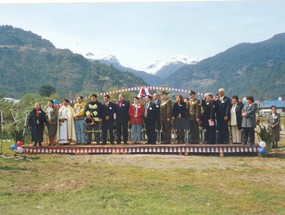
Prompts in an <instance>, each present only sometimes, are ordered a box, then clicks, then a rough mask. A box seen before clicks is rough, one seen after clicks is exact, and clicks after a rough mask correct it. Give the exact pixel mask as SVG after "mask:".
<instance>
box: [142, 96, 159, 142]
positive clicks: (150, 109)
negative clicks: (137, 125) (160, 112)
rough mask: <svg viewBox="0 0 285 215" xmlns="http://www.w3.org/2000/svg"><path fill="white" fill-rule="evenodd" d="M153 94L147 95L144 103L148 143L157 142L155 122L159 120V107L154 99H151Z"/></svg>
mask: <svg viewBox="0 0 285 215" xmlns="http://www.w3.org/2000/svg"><path fill="white" fill-rule="evenodd" d="M151 99H152V98H151V96H150V95H148V96H146V97H145V104H144V109H145V112H144V121H145V126H146V135H147V143H148V144H155V142H156V138H155V122H156V120H157V107H156V105H155V103H154V102H153V101H151Z"/></svg>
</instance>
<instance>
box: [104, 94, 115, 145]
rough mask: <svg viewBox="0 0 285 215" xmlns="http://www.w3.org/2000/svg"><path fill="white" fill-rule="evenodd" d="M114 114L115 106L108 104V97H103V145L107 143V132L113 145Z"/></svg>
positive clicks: (111, 103)
mask: <svg viewBox="0 0 285 215" xmlns="http://www.w3.org/2000/svg"><path fill="white" fill-rule="evenodd" d="M115 113H116V105H115V104H114V103H113V102H110V96H109V95H105V96H104V104H102V115H101V116H102V132H103V135H102V136H103V144H104V145H105V144H106V143H107V131H108V130H109V133H110V142H111V144H114V133H113V131H114V114H115Z"/></svg>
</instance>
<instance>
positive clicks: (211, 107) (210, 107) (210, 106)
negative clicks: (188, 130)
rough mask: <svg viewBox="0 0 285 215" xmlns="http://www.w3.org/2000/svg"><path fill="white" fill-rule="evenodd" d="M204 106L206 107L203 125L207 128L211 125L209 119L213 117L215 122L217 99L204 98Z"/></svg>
mask: <svg viewBox="0 0 285 215" xmlns="http://www.w3.org/2000/svg"><path fill="white" fill-rule="evenodd" d="M202 106H203V109H204V112H203V116H202V125H203V127H204V128H207V127H208V126H209V119H212V120H214V122H215V119H216V109H217V104H216V101H215V100H209V101H205V100H203V101H202Z"/></svg>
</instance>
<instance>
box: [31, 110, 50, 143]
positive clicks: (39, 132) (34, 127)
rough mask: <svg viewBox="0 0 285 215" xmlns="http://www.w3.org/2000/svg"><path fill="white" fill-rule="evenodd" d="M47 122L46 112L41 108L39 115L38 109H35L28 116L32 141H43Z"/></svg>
mask: <svg viewBox="0 0 285 215" xmlns="http://www.w3.org/2000/svg"><path fill="white" fill-rule="evenodd" d="M45 122H46V113H45V112H44V111H43V110H42V109H40V111H39V115H38V116H37V114H36V109H33V110H32V111H31V112H30V114H29V116H28V125H29V126H30V129H31V137H32V141H35V142H43V132H44V125H45Z"/></svg>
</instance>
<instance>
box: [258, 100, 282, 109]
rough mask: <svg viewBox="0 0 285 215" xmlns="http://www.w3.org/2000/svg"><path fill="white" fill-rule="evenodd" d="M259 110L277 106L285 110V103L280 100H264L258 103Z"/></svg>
mask: <svg viewBox="0 0 285 215" xmlns="http://www.w3.org/2000/svg"><path fill="white" fill-rule="evenodd" d="M256 103H257V105H258V108H270V107H271V106H273V105H274V106H276V107H277V108H284V105H285V101H284V102H283V101H279V100H277V99H276V100H262V101H256Z"/></svg>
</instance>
